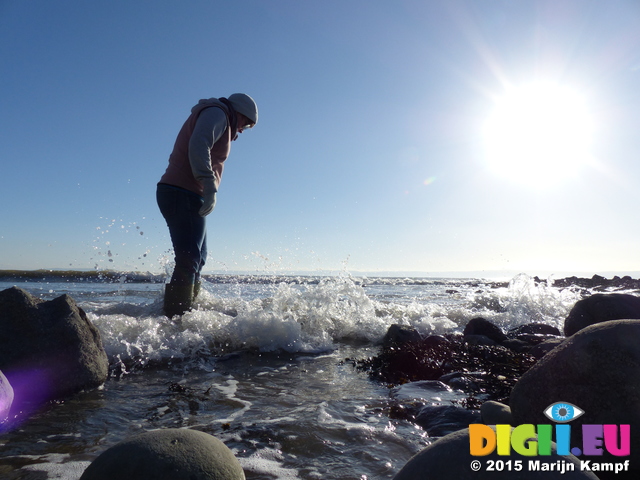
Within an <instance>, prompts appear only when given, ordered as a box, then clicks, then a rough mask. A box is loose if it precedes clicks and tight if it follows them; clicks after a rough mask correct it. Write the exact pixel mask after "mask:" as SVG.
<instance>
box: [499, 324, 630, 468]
mask: <svg viewBox="0 0 640 480" xmlns="http://www.w3.org/2000/svg"><path fill="white" fill-rule="evenodd" d="M556 402H569V403H572V404H574V405H576V406H578V407H579V408H580V409H581V410H583V411H584V414H583V415H582V416H580V417H579V418H576V419H575V420H573V421H572V422H571V427H572V428H571V431H572V435H573V437H572V443H571V444H572V445H582V441H581V439H580V438H579V435H580V433H581V425H583V424H594V425H602V424H612V425H621V424H628V425H631V431H632V432H634V431H638V429H640V320H615V321H609V322H603V323H598V324H595V325H591V326H589V327H586V328H584V329H582V330H580V331H579V332H577V333H576V334H574V335H573V336H571V337H569V338H567V339H566V340H565V341H564V342H563V343H562V344H561V345H559V346H558V347H556V348H554V349H553V350H552V351H550V352H549V353H547V354H546V355H545V356H544V357H542V358H541V359H540V360H539V361H538V363H537V364H536V365H534V366H533V367H532V368H531V369H530V370H529V371H528V372H526V373H525V374H524V375H523V376H522V378H521V379H520V380H519V381H518V382H517V383H516V385H515V387H514V388H513V391H512V393H511V397H510V401H509V404H510V406H511V411H512V413H513V419H514V422H515V423H516V424H522V423H532V424H538V423H548V422H549V419H548V418H547V417H546V416H545V415H544V413H543V412H544V411H545V410H546V409H547V408H548V407H549V406H550V405H552V404H554V403H556ZM607 457H608V458H609V460H608V461H615V458H613V457H611V456H608V455H607V454H606V453H605V455H603V456H602V457H600V458H601V459H602V461H606V459H607ZM630 460H631V466H632V468H633V467H635V468H640V436H638V435H633V434H632V436H631V457H630ZM635 475H636V477H634V478H638V475H640V472H638V471H636V472H635Z"/></svg>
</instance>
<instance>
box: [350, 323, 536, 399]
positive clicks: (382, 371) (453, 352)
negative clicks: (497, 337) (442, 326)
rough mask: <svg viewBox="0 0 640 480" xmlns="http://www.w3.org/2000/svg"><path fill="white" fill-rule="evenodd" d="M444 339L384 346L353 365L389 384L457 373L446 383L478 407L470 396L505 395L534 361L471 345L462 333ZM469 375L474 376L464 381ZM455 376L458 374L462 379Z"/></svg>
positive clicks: (501, 349)
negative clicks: (374, 354) (399, 346)
mask: <svg viewBox="0 0 640 480" xmlns="http://www.w3.org/2000/svg"><path fill="white" fill-rule="evenodd" d="M446 340H447V341H442V339H441V338H440V339H439V340H437V341H436V340H434V339H432V337H427V338H426V339H423V340H421V341H419V342H409V343H407V344H405V345H403V346H402V347H401V348H394V349H383V350H382V352H381V353H380V354H379V355H377V356H375V357H372V358H369V359H365V360H359V361H357V362H356V365H357V366H358V368H360V369H362V370H368V371H369V373H370V375H371V377H372V378H373V379H375V380H378V381H382V382H385V383H387V384H391V385H401V384H404V383H407V382H416V381H420V380H439V379H442V378H444V377H443V376H445V375H448V374H452V373H456V375H454V376H453V377H451V378H449V379H448V380H447V381H446V382H447V383H448V384H449V385H451V386H453V388H460V389H462V390H463V391H464V392H465V393H467V394H469V395H470V397H469V399H468V406H469V407H471V408H475V407H479V402H478V401H477V400H476V399H474V398H472V397H475V395H477V394H482V395H484V396H485V398H484V399H485V400H486V399H494V400H505V399H506V398H508V396H509V393H510V392H511V388H512V387H513V385H514V384H515V382H516V380H517V379H518V378H519V377H520V375H522V373H524V372H525V371H526V370H527V369H528V368H529V367H530V366H531V365H532V364H533V363H534V361H535V359H534V358H533V357H531V356H529V355H527V354H523V353H517V352H514V351H512V350H509V349H508V348H505V347H503V346H499V345H493V346H485V345H470V344H468V343H466V342H465V341H464V340H463V337H461V336H456V335H447V336H446ZM473 372H478V375H477V376H476V375H473ZM470 376H473V378H472V379H471V380H470V381H467V379H468V378H470ZM454 377H461V380H455V379H454ZM443 381H444V380H443Z"/></svg>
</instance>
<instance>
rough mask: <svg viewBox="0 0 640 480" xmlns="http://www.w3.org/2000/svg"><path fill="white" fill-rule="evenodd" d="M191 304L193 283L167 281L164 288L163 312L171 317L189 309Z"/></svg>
mask: <svg viewBox="0 0 640 480" xmlns="http://www.w3.org/2000/svg"><path fill="white" fill-rule="evenodd" d="M192 305H193V285H173V284H171V283H168V284H167V285H165V289H164V314H165V315H166V316H167V317H169V318H172V317H174V316H175V315H182V314H183V313H185V312H186V311H188V310H191V306H192Z"/></svg>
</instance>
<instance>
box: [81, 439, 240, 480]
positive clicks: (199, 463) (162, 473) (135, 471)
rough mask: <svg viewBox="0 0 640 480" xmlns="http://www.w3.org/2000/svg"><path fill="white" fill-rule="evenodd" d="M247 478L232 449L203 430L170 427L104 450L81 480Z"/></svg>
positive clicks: (230, 479)
mask: <svg viewBox="0 0 640 480" xmlns="http://www.w3.org/2000/svg"><path fill="white" fill-rule="evenodd" d="M113 479H123V480H124V479H135V480H244V479H245V476H244V471H243V470H242V467H241V466H240V462H238V459H236V457H235V456H234V455H233V453H232V452H231V450H229V448H228V447H227V446H226V445H225V444H224V443H222V442H221V441H220V440H218V439H217V438H215V437H213V436H212V435H209V434H207V433H204V432H200V431H197V430H188V429H177V428H169V429H164V430H153V431H150V432H146V433H142V434H140V435H137V436H135V437H132V438H130V439H128V440H124V441H123V442H120V443H118V444H116V445H114V446H113V447H111V448H109V449H108V450H106V451H105V452H103V453H102V454H101V455H100V456H99V457H98V458H96V459H95V460H94V461H93V462H92V463H91V465H89V467H87V469H86V470H85V471H84V473H83V474H82V477H80V480H113Z"/></svg>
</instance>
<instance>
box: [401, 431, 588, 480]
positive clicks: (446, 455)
mask: <svg viewBox="0 0 640 480" xmlns="http://www.w3.org/2000/svg"><path fill="white" fill-rule="evenodd" d="M552 446H553V448H552V453H551V455H545V456H534V457H531V456H524V455H520V454H518V453H515V452H511V455H509V456H498V454H497V452H496V451H494V452H493V453H491V454H489V455H487V456H482V457H475V456H472V455H471V453H470V448H469V429H468V428H465V429H464V430H459V431H457V432H454V433H451V434H449V435H447V436H445V437H442V438H440V439H438V440H436V441H435V442H433V443H432V444H431V445H429V446H428V447H426V448H425V449H424V450H422V451H421V452H419V453H418V454H416V455H415V456H414V457H413V458H411V460H409V462H407V464H406V465H405V466H404V467H403V468H402V469H401V470H400V471H399V472H398V473H397V474H396V476H395V477H393V480H444V479H446V480H469V479H473V480H493V479H495V478H508V479H509V480H536V479H539V480H598V477H596V476H595V475H594V474H593V473H591V472H583V471H580V462H579V461H578V459H577V458H576V457H574V456H572V455H570V456H566V457H565V456H560V455H558V454H557V452H556V450H555V445H553V444H552ZM509 460H510V461H511V462H510V463H507V462H508V461H509ZM531 460H532V461H536V460H539V461H540V463H541V464H542V463H544V464H547V465H564V466H565V467H566V471H564V472H562V473H561V472H560V471H555V472H550V471H542V470H534V469H533V468H529V467H530V466H529V461H531ZM497 461H501V462H502V463H501V464H497V467H496V462H497ZM515 462H521V464H520V465H521V470H519V471H517V468H518V467H517V465H518V464H516V463H515ZM492 464H493V466H494V469H493V470H490V468H491V465H492ZM505 464H507V465H509V467H505ZM474 465H475V468H474ZM500 465H501V466H500ZM568 465H572V466H573V467H571V466H568ZM478 466H480V468H479V469H478ZM540 468H542V467H540ZM571 468H573V470H570V469H571Z"/></svg>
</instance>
